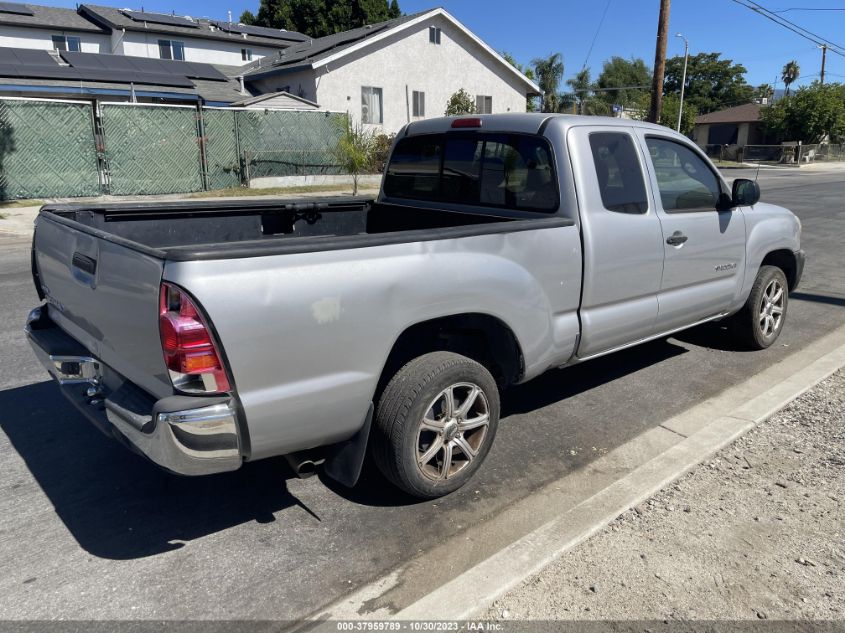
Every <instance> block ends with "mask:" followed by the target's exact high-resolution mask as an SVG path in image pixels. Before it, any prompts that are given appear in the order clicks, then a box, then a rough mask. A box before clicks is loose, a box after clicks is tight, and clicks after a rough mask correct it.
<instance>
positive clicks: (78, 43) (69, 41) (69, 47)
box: [53, 35, 82, 53]
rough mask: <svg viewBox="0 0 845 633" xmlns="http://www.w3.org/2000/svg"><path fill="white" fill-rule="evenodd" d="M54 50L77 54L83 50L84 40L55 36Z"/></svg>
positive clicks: (69, 36)
mask: <svg viewBox="0 0 845 633" xmlns="http://www.w3.org/2000/svg"><path fill="white" fill-rule="evenodd" d="M53 50H54V51H73V52H75V53H78V52H79V51H81V50H82V40H81V39H80V38H78V37H75V36H73V35H54V36H53Z"/></svg>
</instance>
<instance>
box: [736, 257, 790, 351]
mask: <svg viewBox="0 0 845 633" xmlns="http://www.w3.org/2000/svg"><path fill="white" fill-rule="evenodd" d="M788 303H789V289H788V285H787V281H786V275H785V274H784V273H783V271H782V270H781V269H780V268H777V267H776V266H761V267H760V271H759V272H758V273H757V278H756V279H755V280H754V285H753V286H751V294H749V295H748V300H747V301H746V302H745V305H744V306H743V308H742V310H740V311H739V312H737V313H736V315H734V317H733V322H732V325H733V331H734V336H736V338H737V340H738V342H740V343H741V344H742V345H744V346H746V347H749V348H751V349H757V350H760V349H766V348H767V347H769V346H770V345H771V344H772V343H774V342H775V341H776V340H777V339H778V336H780V333H781V330H783V324H784V322H785V321H786V309H787V305H788Z"/></svg>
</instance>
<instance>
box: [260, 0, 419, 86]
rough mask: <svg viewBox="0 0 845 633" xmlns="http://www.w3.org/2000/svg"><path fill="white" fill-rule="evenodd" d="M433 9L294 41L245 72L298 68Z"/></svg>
mask: <svg viewBox="0 0 845 633" xmlns="http://www.w3.org/2000/svg"><path fill="white" fill-rule="evenodd" d="M432 11H433V9H429V10H428V11H420V12H419V13H412V14H410V15H403V16H401V17H398V18H394V19H392V20H387V21H385V22H379V23H377V24H368V25H367V26H362V27H359V28H357V29H351V30H349V31H342V32H340V33H335V34H333V35H327V36H325V37H317V38H314V39H313V40H309V41H308V42H303V43H302V44H294V45H293V46H290V47H289V48H286V49H285V50H284V51H280V52H279V55H277V56H274V57H264V58H261V59H258V60H256V61H254V62H251V63H250V64H247V65H246V66H244V70H245V73H244V74H245V75H247V76H253V75H257V74H262V73H265V72H267V71H268V70H271V69H281V68H286V69H290V68H295V67H298V66H304V65H311V63H313V62H316V61H319V60H320V59H321V58H323V57H328V56H329V55H333V54H335V53H337V52H340V51H342V50H344V49H346V48H349V47H350V46H353V45H354V44H357V43H358V42H360V41H362V40H365V39H368V38H370V37H373V36H374V35H376V34H378V33H382V32H383V31H385V30H388V29H392V28H394V27H397V26H400V25H401V24H404V23H405V22H410V21H411V20H414V19H416V18H418V17H419V16H421V15H425V14H426V13H431V12H432Z"/></svg>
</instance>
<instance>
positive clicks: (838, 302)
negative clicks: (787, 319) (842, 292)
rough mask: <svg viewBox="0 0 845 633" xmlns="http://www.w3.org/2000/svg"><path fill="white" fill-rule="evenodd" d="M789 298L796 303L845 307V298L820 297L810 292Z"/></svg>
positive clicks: (794, 294)
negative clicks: (804, 302) (805, 302)
mask: <svg viewBox="0 0 845 633" xmlns="http://www.w3.org/2000/svg"><path fill="white" fill-rule="evenodd" d="M789 298H790V299H792V300H794V301H812V302H814V303H826V304H828V305H832V306H840V307H843V306H845V297H832V296H830V295H818V294H812V293H808V292H793V293H791V294H790V295H789Z"/></svg>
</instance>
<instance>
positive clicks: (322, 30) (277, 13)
mask: <svg viewBox="0 0 845 633" xmlns="http://www.w3.org/2000/svg"><path fill="white" fill-rule="evenodd" d="M401 14H402V12H401V11H400V9H399V3H398V0H391V2H390V4H388V1H387V0H261V5H260V6H259V8H258V13H257V14H255V15H253V14H252V12H250V11H244V12H243V13H242V14H241V22H243V23H244V24H254V25H256V26H267V27H270V28H275V29H287V30H289V31H299V32H300V33H306V34H307V35H310V36H311V37H324V36H326V35H331V34H333V33H339V32H340V31H348V30H349V29H354V28H358V27H360V26H364V25H366V24H374V23H376V22H384V21H385V20H390V19H392V18H395V17H399V16H400V15H401Z"/></svg>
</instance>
